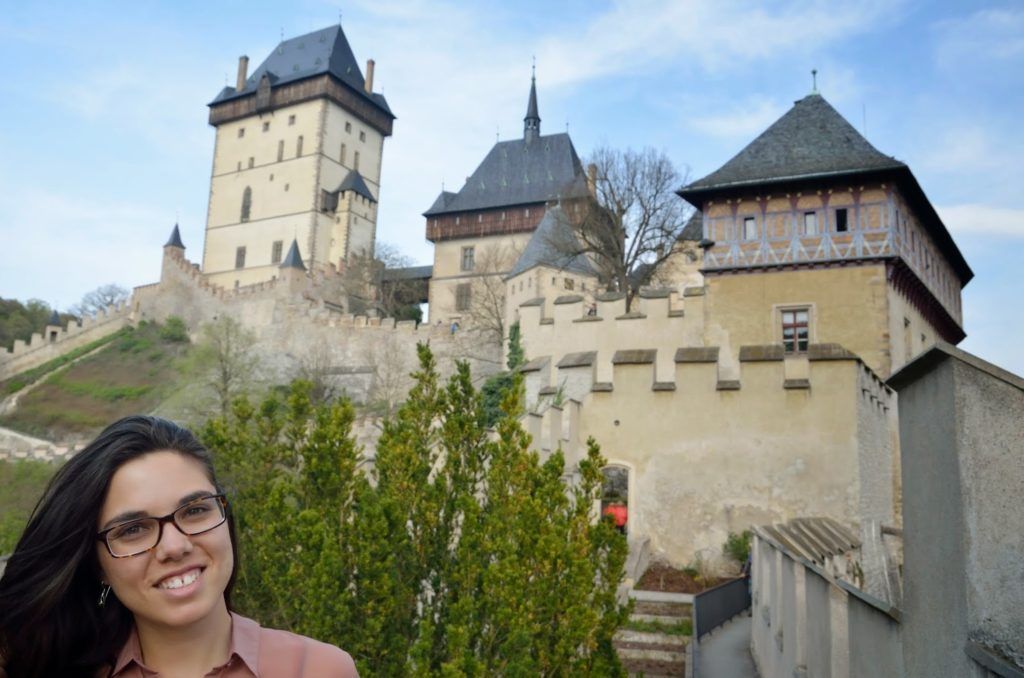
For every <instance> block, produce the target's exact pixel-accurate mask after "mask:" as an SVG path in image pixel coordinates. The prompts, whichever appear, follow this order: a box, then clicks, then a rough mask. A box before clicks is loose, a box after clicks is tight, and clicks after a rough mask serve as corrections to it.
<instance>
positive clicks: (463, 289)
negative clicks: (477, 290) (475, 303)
mask: <svg viewBox="0 0 1024 678" xmlns="http://www.w3.org/2000/svg"><path fill="white" fill-rule="evenodd" d="M472 299H473V286H472V285H471V284H470V283H459V284H457V285H456V286H455V310H456V311H468V310H469V307H470V305H471V304H472Z"/></svg>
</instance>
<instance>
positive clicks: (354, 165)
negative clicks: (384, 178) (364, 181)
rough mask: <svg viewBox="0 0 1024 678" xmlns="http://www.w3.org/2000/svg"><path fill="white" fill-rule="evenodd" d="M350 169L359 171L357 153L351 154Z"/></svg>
mask: <svg viewBox="0 0 1024 678" xmlns="http://www.w3.org/2000/svg"><path fill="white" fill-rule="evenodd" d="M352 169H354V170H356V171H357V172H358V171H359V151H356V152H355V153H353V154H352Z"/></svg>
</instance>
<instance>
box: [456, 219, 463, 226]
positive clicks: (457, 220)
mask: <svg viewBox="0 0 1024 678" xmlns="http://www.w3.org/2000/svg"><path fill="white" fill-rule="evenodd" d="M461 218H462V217H455V225H456V226H458V225H459V220H460V219H461Z"/></svg>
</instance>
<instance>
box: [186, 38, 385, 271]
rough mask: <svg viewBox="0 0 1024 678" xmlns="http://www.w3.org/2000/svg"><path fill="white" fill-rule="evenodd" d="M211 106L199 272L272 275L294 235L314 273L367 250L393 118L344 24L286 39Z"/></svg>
mask: <svg viewBox="0 0 1024 678" xmlns="http://www.w3.org/2000/svg"><path fill="white" fill-rule="evenodd" d="M248 64H249V61H248V57H242V58H241V59H240V61H239V68H238V79H237V81H236V83H235V85H234V86H233V87H225V88H224V89H222V90H221V91H220V92H219V93H218V94H217V96H216V97H215V98H214V99H213V101H211V102H210V104H209V108H210V116H209V120H210V124H211V125H213V126H214V127H215V128H216V130H217V135H216V142H215V147H214V159H213V177H212V179H211V187H210V206H209V211H208V217H207V224H206V239H205V246H204V251H203V272H204V273H205V274H206V275H207V277H208V278H209V279H210V280H211V281H212V282H214V283H216V284H220V285H222V286H224V287H229V288H230V287H233V286H235V285H238V284H241V285H246V284H251V283H254V282H260V281H264V280H269V279H271V278H273V277H274V276H276V275H277V273H278V265H279V264H280V263H281V255H282V252H283V250H284V249H285V245H286V244H287V243H288V242H289V241H290V240H291V239H292V238H293V237H295V238H297V241H298V243H299V244H300V246H301V248H302V251H303V252H305V253H306V261H305V263H306V265H307V266H309V268H310V269H324V268H329V267H331V266H334V267H339V266H341V265H342V264H343V262H345V261H346V260H348V259H349V257H351V256H353V255H356V254H359V253H362V252H372V250H373V245H374V239H375V234H376V221H377V197H378V196H379V195H380V177H381V159H382V153H383V148H384V140H385V139H386V138H387V137H388V136H390V135H391V132H392V126H393V122H394V119H395V116H394V114H393V113H392V112H391V109H390V107H389V106H388V103H387V101H386V100H385V99H384V97H383V96H382V95H381V94H379V93H377V92H374V89H373V86H374V85H373V80H374V68H375V65H374V62H373V61H372V60H370V61H367V62H366V68H365V70H363V69H361V68H360V66H359V64H358V63H357V62H356V58H355V55H354V54H353V52H352V48H351V47H350V46H349V43H348V40H347V38H346V37H345V33H344V31H343V30H342V28H341V26H337V25H336V26H330V27H328V28H324V29H321V30H318V31H313V32H312V33H307V34H305V35H300V36H298V37H295V38H290V39H287V40H283V41H282V42H281V43H280V44H278V45H277V46H276V47H275V48H274V50H273V51H272V52H271V53H270V54H269V55H268V56H267V57H266V58H265V59H264V60H263V61H262V62H261V63H260V64H259V66H257V67H256V69H255V70H254V71H253V72H252V73H251V74H249V73H248Z"/></svg>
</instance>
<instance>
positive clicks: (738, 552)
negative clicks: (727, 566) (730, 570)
mask: <svg viewBox="0 0 1024 678" xmlns="http://www.w3.org/2000/svg"><path fill="white" fill-rule="evenodd" d="M753 537H754V533H753V532H751V531H750V530H743V532H740V533H739V534H736V533H735V532H730V533H729V537H728V538H727V539H726V540H725V544H724V545H723V546H722V553H724V554H725V555H727V556H728V557H730V558H732V559H733V560H735V561H736V562H737V563H739V564H740V565H742V564H743V563H745V562H747V558H749V557H750V540H751V539H753Z"/></svg>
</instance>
